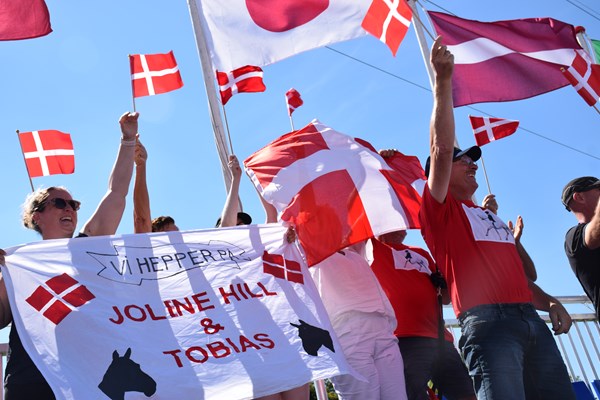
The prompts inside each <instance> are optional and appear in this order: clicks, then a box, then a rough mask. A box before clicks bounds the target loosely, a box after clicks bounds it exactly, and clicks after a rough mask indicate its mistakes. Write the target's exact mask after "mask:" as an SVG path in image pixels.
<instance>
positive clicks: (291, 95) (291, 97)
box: [285, 88, 304, 117]
mask: <svg viewBox="0 0 600 400" xmlns="http://www.w3.org/2000/svg"><path fill="white" fill-rule="evenodd" d="M285 102H286V104H287V107H288V115H289V116H290V117H291V116H292V113H293V112H294V111H296V108H298V107H300V106H301V105H302V104H304V101H302V98H301V97H300V93H299V92H298V91H297V90H296V89H294V88H291V89H290V90H288V91H287V92H285Z"/></svg>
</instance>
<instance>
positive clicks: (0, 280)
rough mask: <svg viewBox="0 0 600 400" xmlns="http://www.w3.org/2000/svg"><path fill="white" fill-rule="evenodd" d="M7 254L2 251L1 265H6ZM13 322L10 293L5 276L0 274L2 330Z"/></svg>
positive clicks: (0, 255)
mask: <svg viewBox="0 0 600 400" xmlns="http://www.w3.org/2000/svg"><path fill="white" fill-rule="evenodd" d="M5 255H6V252H5V251H4V250H2V249H0V264H2V265H6V262H5V261H4V256H5ZM11 322H12V313H11V312H10V303H9V302H8V292H7V291H6V284H5V283H4V276H2V273H0V329H2V328H4V327H6V326H7V325H8V324H10V323H11Z"/></svg>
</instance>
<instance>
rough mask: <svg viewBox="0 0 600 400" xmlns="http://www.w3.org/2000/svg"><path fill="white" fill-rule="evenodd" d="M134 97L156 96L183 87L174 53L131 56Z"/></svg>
mask: <svg viewBox="0 0 600 400" xmlns="http://www.w3.org/2000/svg"><path fill="white" fill-rule="evenodd" d="M129 64H130V67H131V85H132V87H133V97H142V96H154V95H155V94H161V93H166V92H170V91H172V90H177V89H179V88H181V87H182V86H183V81H182V80H181V74H180V73H179V67H178V66H177V61H175V56H174V55H173V52H172V51H170V52H168V53H166V54H133V55H130V56H129Z"/></svg>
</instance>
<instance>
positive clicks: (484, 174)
mask: <svg viewBox="0 0 600 400" xmlns="http://www.w3.org/2000/svg"><path fill="white" fill-rule="evenodd" d="M479 159H480V160H481V166H482V167H483V176H484V177H485V183H486V184H487V188H488V194H492V189H491V188H490V180H489V179H488V176H487V171H486V170H485V163H484V162H483V155H482V156H481V157H480V158H479Z"/></svg>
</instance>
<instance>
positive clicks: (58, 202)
mask: <svg viewBox="0 0 600 400" xmlns="http://www.w3.org/2000/svg"><path fill="white" fill-rule="evenodd" d="M48 203H51V204H52V205H53V206H54V207H56V208H58V209H59V210H64V209H65V208H67V205H69V206H71V208H72V209H73V211H77V210H79V207H81V202H80V201H77V200H66V199H63V198H61V197H55V198H53V199H50V200H47V201H45V202H43V203H42V204H40V206H39V207H38V209H37V211H43V210H44V208H45V207H46V205H47V204H48Z"/></svg>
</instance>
